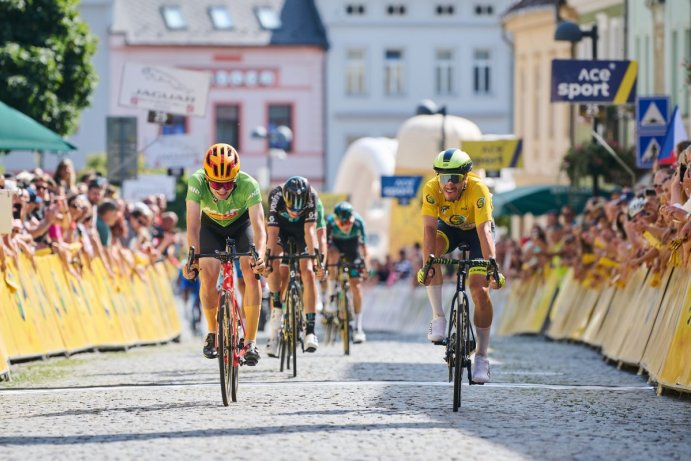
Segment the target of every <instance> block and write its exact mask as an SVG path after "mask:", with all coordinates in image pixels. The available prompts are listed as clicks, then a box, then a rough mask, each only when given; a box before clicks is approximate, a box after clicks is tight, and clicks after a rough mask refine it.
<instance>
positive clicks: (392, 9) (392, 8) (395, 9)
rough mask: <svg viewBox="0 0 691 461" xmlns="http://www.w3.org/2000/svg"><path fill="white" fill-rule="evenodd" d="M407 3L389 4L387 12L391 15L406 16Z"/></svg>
mask: <svg viewBox="0 0 691 461" xmlns="http://www.w3.org/2000/svg"><path fill="white" fill-rule="evenodd" d="M405 13H406V8H405V5H389V6H387V7H386V14H388V15H389V16H405Z"/></svg>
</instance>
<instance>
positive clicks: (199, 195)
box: [187, 168, 262, 227]
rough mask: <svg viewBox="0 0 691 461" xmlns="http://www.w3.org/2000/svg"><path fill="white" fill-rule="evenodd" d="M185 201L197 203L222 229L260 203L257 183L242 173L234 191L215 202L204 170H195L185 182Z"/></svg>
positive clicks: (260, 198)
mask: <svg viewBox="0 0 691 461" xmlns="http://www.w3.org/2000/svg"><path fill="white" fill-rule="evenodd" d="M187 200H192V201H193V202H197V203H198V204H199V206H200V207H201V209H202V213H204V214H205V215H207V216H208V217H209V218H211V219H213V220H214V221H216V222H217V223H218V224H219V225H221V226H223V227H227V226H229V225H230V224H231V223H233V222H235V221H236V220H237V219H238V218H239V217H240V216H242V215H243V214H245V212H246V211H247V210H248V209H249V208H250V207H251V206H253V205H256V204H257V203H261V201H262V195H261V190H260V189H259V184H258V183H257V181H256V180H255V179H254V178H253V177H252V176H250V175H248V174H247V173H245V172H244V171H241V172H240V173H238V176H237V178H236V179H235V189H234V190H233V192H231V193H230V196H229V197H228V198H227V199H225V200H217V199H216V197H214V195H213V194H212V193H211V189H210V188H209V183H208V182H207V180H206V176H205V175H204V169H203V168H200V169H199V170H197V171H196V172H195V173H194V174H193V175H192V176H190V179H189V180H188V181H187Z"/></svg>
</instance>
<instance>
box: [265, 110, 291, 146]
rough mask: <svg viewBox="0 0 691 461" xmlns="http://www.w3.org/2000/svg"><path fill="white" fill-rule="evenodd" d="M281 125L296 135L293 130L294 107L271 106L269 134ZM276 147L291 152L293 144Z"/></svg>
mask: <svg viewBox="0 0 691 461" xmlns="http://www.w3.org/2000/svg"><path fill="white" fill-rule="evenodd" d="M281 125H284V126H287V127H288V128H290V129H291V130H292V131H293V133H295V130H294V129H293V107H292V106H291V105H290V104H271V105H270V106H269V126H268V128H269V133H270V132H271V131H273V130H275V129H276V128H278V127H279V126H281ZM276 147H278V148H282V149H283V150H285V151H286V152H291V151H292V150H293V142H292V141H291V142H290V143H289V144H288V145H287V146H276Z"/></svg>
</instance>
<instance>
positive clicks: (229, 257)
mask: <svg viewBox="0 0 691 461" xmlns="http://www.w3.org/2000/svg"><path fill="white" fill-rule="evenodd" d="M241 256H251V257H252V258H253V259H254V261H255V262H256V261H257V259H259V253H258V252H257V247H256V246H255V245H254V244H253V243H252V244H250V251H247V252H228V251H219V250H215V251H214V252H213V253H196V252H195V249H194V247H193V246H191V247H190V249H189V252H188V254H187V272H188V273H190V272H191V271H192V264H194V262H195V261H198V260H199V259H200V258H214V259H218V260H219V261H221V263H228V262H231V261H234V260H236V259H238V258H240V257H241ZM195 272H197V275H198V274H199V271H198V270H196V271H195ZM260 277H261V276H260V275H259V274H254V278H255V279H257V280H259V278H260ZM195 278H196V275H195Z"/></svg>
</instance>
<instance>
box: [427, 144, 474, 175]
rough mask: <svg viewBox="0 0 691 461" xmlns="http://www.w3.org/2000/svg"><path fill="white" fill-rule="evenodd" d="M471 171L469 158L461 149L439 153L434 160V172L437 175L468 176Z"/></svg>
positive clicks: (471, 166)
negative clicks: (456, 174)
mask: <svg viewBox="0 0 691 461" xmlns="http://www.w3.org/2000/svg"><path fill="white" fill-rule="evenodd" d="M472 169H473V162H472V161H471V160H470V156H469V155H468V154H466V153H465V152H463V151H462V150H461V149H446V150H444V151H442V152H439V155H437V158H435V159H434V171H436V172H437V173H447V174H449V173H451V174H453V173H458V174H464V175H465V174H468V172H470V170H472Z"/></svg>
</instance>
